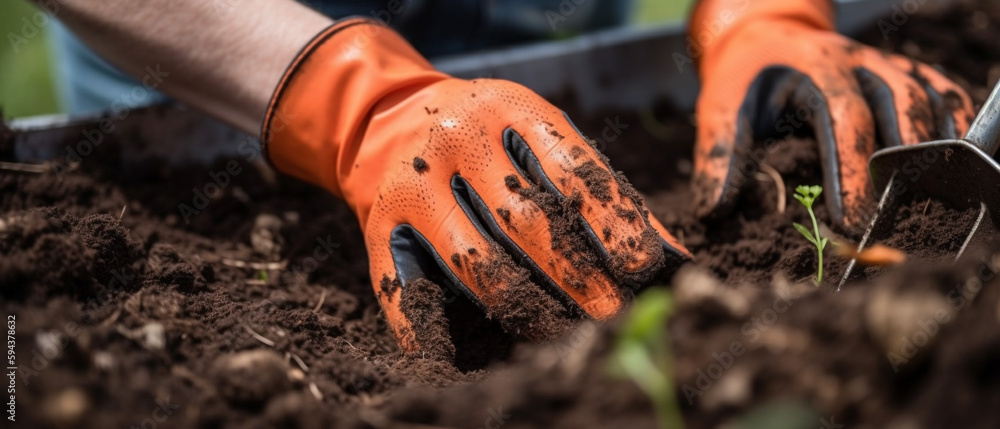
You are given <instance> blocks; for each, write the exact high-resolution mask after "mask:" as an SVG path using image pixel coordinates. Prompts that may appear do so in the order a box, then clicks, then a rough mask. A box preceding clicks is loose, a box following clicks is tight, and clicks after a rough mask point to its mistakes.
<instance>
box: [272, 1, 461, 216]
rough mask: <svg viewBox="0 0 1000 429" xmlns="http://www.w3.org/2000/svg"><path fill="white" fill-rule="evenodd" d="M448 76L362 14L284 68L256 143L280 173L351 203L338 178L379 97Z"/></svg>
mask: <svg viewBox="0 0 1000 429" xmlns="http://www.w3.org/2000/svg"><path fill="white" fill-rule="evenodd" d="M446 77H447V76H446V75H444V74H442V73H440V72H438V71H436V70H434V68H433V67H432V66H431V64H430V63H429V62H428V61H427V60H426V59H424V58H423V57H422V56H421V55H420V54H419V53H417V51H416V50H415V49H414V48H413V47H412V46H410V45H409V43H407V42H406V41H405V40H404V39H403V38H402V36H400V35H399V34H398V33H396V32H395V31H394V30H392V29H390V28H389V27H387V26H385V25H382V24H380V23H377V22H374V21H372V20H369V19H364V18H353V19H348V20H343V21H339V22H337V23H335V24H334V25H332V26H330V27H329V28H327V29H325V30H324V31H322V32H320V33H319V34H318V35H316V37H315V38H314V39H313V40H312V41H311V42H309V43H308V44H307V45H306V46H305V47H303V49H302V51H301V52H300V53H299V55H298V56H297V57H296V58H295V60H293V61H292V63H291V64H290V65H289V66H288V69H287V71H286V72H285V74H284V77H283V78H282V79H281V81H280V82H279V83H278V85H277V88H276V89H275V91H274V94H273V95H272V97H271V102H270V103H269V105H268V108H267V112H266V113H265V116H264V122H263V125H262V127H261V144H262V146H263V149H264V153H265V155H266V156H267V158H268V159H269V161H270V162H271V164H272V165H273V166H274V167H275V168H276V169H278V170H279V171H281V172H283V173H286V174H289V175H291V176H294V177H296V178H298V179H301V180H304V181H307V182H310V183H313V184H316V185H319V186H322V187H324V188H326V189H327V190H329V191H331V192H333V193H334V194H336V195H338V196H340V197H342V198H344V199H345V200H347V202H348V203H349V204H351V205H352V206H354V205H355V204H354V203H353V202H352V200H351V196H350V195H348V194H350V193H349V192H345V189H344V186H343V184H344V182H345V179H346V178H347V176H348V175H349V174H350V172H351V171H352V170H353V169H354V168H355V165H354V164H355V163H354V159H355V158H356V157H357V155H358V152H359V151H358V149H359V147H360V145H361V143H362V140H363V137H364V135H365V133H366V131H367V128H368V126H369V123H370V121H371V118H372V117H373V116H374V115H375V114H376V113H377V112H376V110H382V109H386V108H388V106H385V104H386V103H382V101H383V100H386V99H392V98H393V97H392V96H393V95H395V94H398V93H401V92H406V91H412V90H413V89H414V88H419V87H423V86H426V85H430V84H431V83H434V82H437V81H440V80H442V79H444V78H446Z"/></svg>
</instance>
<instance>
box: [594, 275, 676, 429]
mask: <svg viewBox="0 0 1000 429" xmlns="http://www.w3.org/2000/svg"><path fill="white" fill-rule="evenodd" d="M672 312H673V300H672V299H671V297H670V293H669V292H668V291H666V290H664V289H656V288H653V289H649V290H647V291H646V292H645V293H643V294H642V295H640V296H639V297H638V298H637V299H636V300H635V302H633V304H632V307H631V308H630V309H629V312H628V315H627V316H626V319H625V323H624V324H623V325H622V327H621V330H620V332H619V334H618V338H616V341H615V345H614V349H612V351H611V356H610V357H609V361H608V364H609V368H608V371H609V373H610V374H611V376H613V377H616V378H621V379H627V380H631V381H632V382H634V383H635V384H636V385H637V386H639V388H640V389H642V391H643V392H645V393H646V395H648V396H649V398H650V400H651V401H652V402H653V406H654V408H655V409H656V415H657V419H658V420H659V423H660V427H661V428H662V429H680V428H683V427H684V422H683V421H682V420H681V412H680V408H679V407H678V406H677V398H676V397H675V396H676V395H675V390H674V383H673V380H672V378H673V377H672V375H673V370H672V361H671V354H670V339H669V337H668V336H667V320H668V319H669V318H670V314H671V313H672Z"/></svg>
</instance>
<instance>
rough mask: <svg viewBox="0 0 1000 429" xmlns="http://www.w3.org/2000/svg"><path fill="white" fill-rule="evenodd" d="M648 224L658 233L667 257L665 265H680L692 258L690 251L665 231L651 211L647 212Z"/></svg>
mask: <svg viewBox="0 0 1000 429" xmlns="http://www.w3.org/2000/svg"><path fill="white" fill-rule="evenodd" d="M649 225H650V226H652V227H653V229H654V230H656V233H657V234H659V235H660V240H661V241H662V242H663V253H664V256H666V258H667V261H666V264H667V266H680V265H682V264H684V263H685V262H688V261H690V260H691V259H693V258H694V256H693V255H691V251H689V250H688V249H687V247H685V246H684V245H683V244H681V242H680V241H678V240H677V239H676V238H674V235H673V234H671V233H670V231H667V228H666V227H665V226H663V224H662V223H660V221H659V220H658V219H656V216H653V214H652V213H650V214H649Z"/></svg>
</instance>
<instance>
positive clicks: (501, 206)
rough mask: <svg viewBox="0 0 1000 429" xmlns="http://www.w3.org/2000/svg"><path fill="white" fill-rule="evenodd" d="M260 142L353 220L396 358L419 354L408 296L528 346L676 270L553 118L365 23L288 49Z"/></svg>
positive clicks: (605, 170) (646, 219) (625, 189)
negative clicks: (442, 293) (336, 200)
mask: <svg viewBox="0 0 1000 429" xmlns="http://www.w3.org/2000/svg"><path fill="white" fill-rule="evenodd" d="M262 136H263V141H264V145H265V150H266V151H267V153H268V154H269V157H270V159H271V161H272V162H273V164H274V165H275V167H277V168H278V169H279V170H281V171H283V172H286V173H288V174H291V175H293V176H295V177H298V178H300V179H303V180H306V181H309V182H312V183H315V184H318V185H320V186H323V187H325V188H326V189H329V190H330V191H332V192H334V193H336V194H337V195H339V196H341V197H343V198H344V200H345V201H347V203H348V204H349V205H350V206H351V207H352V208H353V209H354V211H355V213H356V214H357V216H358V219H359V220H360V222H361V227H362V230H363V231H364V234H365V241H366V245H367V248H368V256H369V259H370V269H371V278H372V282H373V283H374V288H375V293H376V295H377V296H378V299H379V301H380V302H381V304H382V308H383V310H384V311H385V315H386V318H387V319H388V322H389V324H390V325H391V327H392V329H393V331H394V332H395V334H396V336H397V338H398V340H399V342H400V344H401V346H402V347H403V348H404V349H405V350H408V351H418V350H421V347H422V346H423V345H424V344H425V343H427V342H430V341H432V340H434V338H432V337H433V336H434V333H433V332H430V331H432V330H433V329H432V328H433V327H430V326H427V323H428V322H427V320H425V319H427V318H426V317H422V316H421V314H417V313H415V312H413V311H410V310H408V307H407V305H406V304H405V302H407V298H406V297H407V293H408V291H409V290H410V288H411V286H413V285H414V284H417V283H418V282H419V283H420V285H421V286H422V285H425V284H426V280H430V281H433V282H434V283H436V284H440V285H443V286H446V287H450V288H452V290H453V291H454V292H455V293H456V294H462V295H464V296H467V297H469V298H470V299H471V300H472V301H473V302H476V303H478V304H480V305H481V307H482V308H483V309H484V310H485V312H486V315H487V316H488V317H490V318H492V319H496V320H499V322H500V324H501V326H502V327H503V328H504V329H506V330H507V331H508V332H510V333H512V334H515V335H516V336H519V337H521V338H525V339H542V338H544V337H545V336H546V335H547V332H546V330H547V329H548V328H550V327H551V326H550V325H552V323H551V321H552V320H554V318H560V317H562V318H566V317H572V315H574V314H579V315H583V314H588V315H590V316H592V317H594V318H596V319H607V318H609V317H611V316H613V315H614V314H615V313H616V312H618V310H620V309H621V308H622V306H623V305H624V304H625V303H626V299H627V298H628V297H629V296H630V293H631V290H630V289H629V288H625V287H622V286H629V287H634V286H638V285H640V284H642V283H643V282H646V281H648V280H649V279H650V278H651V277H652V276H654V275H655V274H658V273H659V272H661V271H662V269H663V268H664V267H665V266H666V267H667V269H669V270H674V269H676V268H677V267H678V266H679V265H680V264H681V263H682V262H683V261H684V260H686V258H687V257H688V254H687V251H686V250H685V249H684V248H683V247H682V246H681V245H679V244H677V243H676V242H675V241H674V240H673V238H672V237H670V235H669V234H667V233H666V232H665V231H664V230H662V227H661V226H659V224H658V223H656V221H655V220H654V219H653V218H652V217H651V216H649V214H648V212H647V210H646V208H645V206H644V205H643V203H642V200H641V199H640V198H639V196H638V195H637V194H636V192H635V191H634V189H633V188H632V187H631V186H630V185H629V184H628V183H627V182H625V181H624V180H623V179H622V178H621V176H619V175H618V174H616V173H612V170H610V169H609V167H608V165H607V161H606V159H605V158H604V157H603V156H602V155H600V154H599V153H597V152H596V151H595V150H594V149H593V148H592V147H591V146H590V145H589V144H588V142H587V140H586V139H585V138H584V137H582V136H581V135H580V134H579V133H578V132H577V130H576V129H575V128H574V125H573V124H572V123H571V122H570V121H569V119H568V118H567V117H566V116H565V115H564V114H563V112H562V111H560V110H559V109H557V108H556V107H554V106H552V105H551V104H549V103H548V102H546V101H545V100H543V99H542V98H541V97H539V96H538V95H536V94H534V93H533V92H531V91H530V90H528V89H526V88H524V87H522V86H520V85H517V84H514V83H511V82H505V81H499V80H488V79H483V80H473V81H467V80H460V79H455V78H452V77H449V76H447V75H445V74H442V73H440V72H438V71H436V70H434V69H433V68H432V67H431V65H430V64H429V63H428V62H427V61H426V60H425V59H424V58H422V57H421V56H420V54H418V53H417V52H416V51H415V50H414V49H413V48H412V47H411V46H410V45H409V44H407V43H406V41H404V40H403V39H402V38H401V37H400V36H399V35H398V34H396V33H395V32H393V31H392V30H391V29H389V28H387V27H384V26H381V25H379V24H376V23H373V22H371V21H369V20H365V19H352V20H347V21H343V22H340V23H337V24H335V25H334V26H332V27H331V28H329V29H327V30H326V31H324V32H323V33H322V34H320V35H318V36H317V37H316V38H315V39H314V40H313V41H312V42H311V43H310V44H309V45H308V46H307V47H305V48H304V49H303V51H302V53H301V54H300V55H299V57H298V58H297V59H296V60H295V61H294V62H293V63H292V65H291V66H290V68H289V70H288V72H287V73H286V75H285V77H284V78H283V79H282V81H281V82H280V83H279V85H278V88H277V90H276V92H275V94H274V97H273V98H272V101H271V104H270V106H269V108H268V112H267V115H266V117H265V122H264V125H263V129H262ZM651 223H652V225H655V226H656V227H657V228H659V229H660V231H661V234H663V235H662V236H661V235H659V234H658V233H657V230H654V228H653V227H651ZM414 290H416V289H414ZM574 310H576V311H574ZM581 310H582V311H581ZM564 320H565V319H564ZM445 334H447V333H446V332H445ZM421 351H423V352H425V353H434V351H433V350H431V351H429V352H428V351H427V350H421Z"/></svg>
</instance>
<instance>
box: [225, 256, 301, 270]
mask: <svg viewBox="0 0 1000 429" xmlns="http://www.w3.org/2000/svg"><path fill="white" fill-rule="evenodd" d="M222 265H226V266H229V267H236V268H252V269H255V270H272V271H273V270H283V269H285V267H287V266H288V261H278V262H249V261H240V260H236V259H230V258H222Z"/></svg>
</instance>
